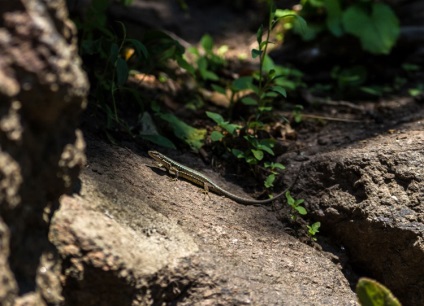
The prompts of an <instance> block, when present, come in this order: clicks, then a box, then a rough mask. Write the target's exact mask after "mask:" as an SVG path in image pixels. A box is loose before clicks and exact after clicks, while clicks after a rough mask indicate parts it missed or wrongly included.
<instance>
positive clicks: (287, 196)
mask: <svg viewBox="0 0 424 306" xmlns="http://www.w3.org/2000/svg"><path fill="white" fill-rule="evenodd" d="M285 196H286V199H287V204H289V205H290V206H292V207H293V205H294V199H293V197H292V196H291V194H290V191H288V190H287V191H286V194H285Z"/></svg>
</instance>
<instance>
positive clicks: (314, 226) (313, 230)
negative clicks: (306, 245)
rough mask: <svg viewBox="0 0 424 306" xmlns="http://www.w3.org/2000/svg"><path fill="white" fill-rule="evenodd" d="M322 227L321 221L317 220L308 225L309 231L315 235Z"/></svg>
mask: <svg viewBox="0 0 424 306" xmlns="http://www.w3.org/2000/svg"><path fill="white" fill-rule="evenodd" d="M320 227H321V222H315V223H314V224H312V225H311V226H308V229H309V233H310V234H312V235H315V234H316V233H318V232H319V228H320Z"/></svg>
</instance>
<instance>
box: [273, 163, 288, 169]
mask: <svg viewBox="0 0 424 306" xmlns="http://www.w3.org/2000/svg"><path fill="white" fill-rule="evenodd" d="M271 167H272V169H280V170H285V169H286V167H285V166H284V165H282V164H280V163H272V166H271Z"/></svg>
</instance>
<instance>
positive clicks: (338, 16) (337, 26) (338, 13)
mask: <svg viewBox="0 0 424 306" xmlns="http://www.w3.org/2000/svg"><path fill="white" fill-rule="evenodd" d="M324 4H325V8H326V9H327V19H326V24H327V27H328V29H329V30H330V32H331V33H332V34H333V35H334V36H336V37H340V36H342V35H343V29H342V9H341V7H340V1H339V0H324Z"/></svg>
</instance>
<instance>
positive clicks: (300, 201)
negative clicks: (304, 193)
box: [294, 199, 305, 206]
mask: <svg viewBox="0 0 424 306" xmlns="http://www.w3.org/2000/svg"><path fill="white" fill-rule="evenodd" d="M303 202H305V200H304V199H298V200H296V201H295V202H294V205H296V206H298V205H300V204H302V203H303Z"/></svg>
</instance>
